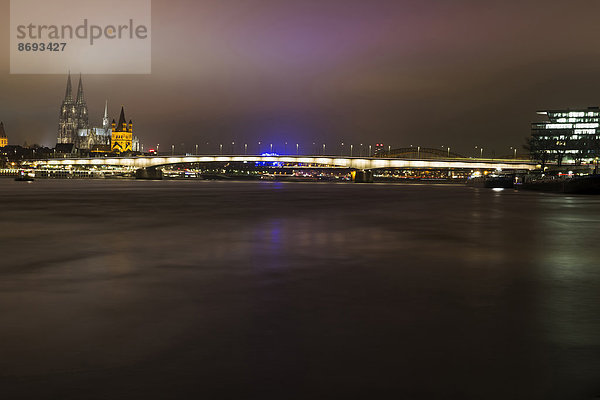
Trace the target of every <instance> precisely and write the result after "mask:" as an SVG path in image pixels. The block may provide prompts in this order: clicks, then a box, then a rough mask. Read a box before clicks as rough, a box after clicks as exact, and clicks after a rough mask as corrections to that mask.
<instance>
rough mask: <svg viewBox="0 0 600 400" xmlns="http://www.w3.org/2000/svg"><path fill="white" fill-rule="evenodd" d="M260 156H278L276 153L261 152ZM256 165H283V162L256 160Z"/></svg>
mask: <svg viewBox="0 0 600 400" xmlns="http://www.w3.org/2000/svg"><path fill="white" fill-rule="evenodd" d="M261 157H279V154H277V153H262V154H261ZM256 166H257V167H283V163H282V162H280V161H257V162H256Z"/></svg>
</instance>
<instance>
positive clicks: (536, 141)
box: [529, 107, 600, 165]
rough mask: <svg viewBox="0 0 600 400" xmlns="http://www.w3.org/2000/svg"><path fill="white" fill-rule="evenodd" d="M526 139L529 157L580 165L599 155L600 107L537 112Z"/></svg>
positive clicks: (544, 161) (542, 160)
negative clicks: (536, 117) (539, 117)
mask: <svg viewBox="0 0 600 400" xmlns="http://www.w3.org/2000/svg"><path fill="white" fill-rule="evenodd" d="M538 114H539V115H543V116H545V117H546V118H545V121H543V122H534V123H533V124H532V127H531V138H530V139H529V147H530V152H531V155H532V157H533V158H535V159H537V160H539V161H541V162H542V163H546V162H556V163H557V164H559V165H561V164H581V163H588V162H591V161H593V160H594V159H595V158H596V157H598V156H600V108H598V107H590V108H587V109H585V110H559V111H539V112H538Z"/></svg>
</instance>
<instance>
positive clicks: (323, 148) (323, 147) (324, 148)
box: [323, 143, 325, 155]
mask: <svg viewBox="0 0 600 400" xmlns="http://www.w3.org/2000/svg"><path fill="white" fill-rule="evenodd" d="M323 155H325V143H323Z"/></svg>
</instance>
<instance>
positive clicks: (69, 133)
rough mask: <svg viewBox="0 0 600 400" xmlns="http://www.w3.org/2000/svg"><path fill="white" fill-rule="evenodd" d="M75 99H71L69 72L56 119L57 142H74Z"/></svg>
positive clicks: (75, 123)
mask: <svg viewBox="0 0 600 400" xmlns="http://www.w3.org/2000/svg"><path fill="white" fill-rule="evenodd" d="M82 90H83V89H82ZM76 111H77V110H76V108H75V101H74V100H73V90H72V88H71V73H70V72H69V76H68V78H67V90H66V92H65V99H64V100H63V102H62V105H61V106H60V116H59V119H58V135H57V140H56V142H57V143H60V144H63V143H75V140H76V139H77V125H78V124H77V119H76V116H77V112H76Z"/></svg>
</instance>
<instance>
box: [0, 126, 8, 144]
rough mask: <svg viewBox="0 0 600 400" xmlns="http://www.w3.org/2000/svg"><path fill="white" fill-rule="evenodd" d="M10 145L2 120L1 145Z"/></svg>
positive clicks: (0, 127)
mask: <svg viewBox="0 0 600 400" xmlns="http://www.w3.org/2000/svg"><path fill="white" fill-rule="evenodd" d="M4 146H8V138H7V137H6V132H5V131H4V123H3V122H2V121H0V147H4Z"/></svg>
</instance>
